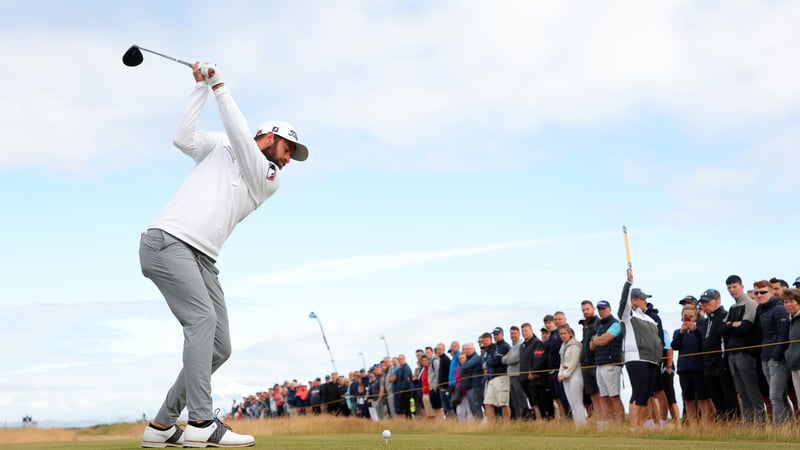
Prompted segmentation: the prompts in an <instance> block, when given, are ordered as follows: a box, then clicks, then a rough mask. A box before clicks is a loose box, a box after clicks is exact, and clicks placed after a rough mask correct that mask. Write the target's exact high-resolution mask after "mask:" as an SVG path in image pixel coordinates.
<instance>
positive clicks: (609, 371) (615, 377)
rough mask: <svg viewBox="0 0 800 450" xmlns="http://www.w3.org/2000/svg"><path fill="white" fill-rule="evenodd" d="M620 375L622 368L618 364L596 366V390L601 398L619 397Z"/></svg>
mask: <svg viewBox="0 0 800 450" xmlns="http://www.w3.org/2000/svg"><path fill="white" fill-rule="evenodd" d="M621 373H622V366H621V365H619V364H608V365H603V366H597V373H596V376H597V390H598V391H600V396H601V397H619V390H620V386H619V381H620V380H619V378H620V374H621Z"/></svg>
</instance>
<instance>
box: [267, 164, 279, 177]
mask: <svg viewBox="0 0 800 450" xmlns="http://www.w3.org/2000/svg"><path fill="white" fill-rule="evenodd" d="M277 173H278V168H277V167H275V164H272V163H270V164H269V169H267V180H269V181H272V180H274V179H275V175H276V174H277Z"/></svg>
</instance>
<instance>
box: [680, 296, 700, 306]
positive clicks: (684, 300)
mask: <svg viewBox="0 0 800 450" xmlns="http://www.w3.org/2000/svg"><path fill="white" fill-rule="evenodd" d="M678 304H680V305H696V304H697V299H696V298H694V295H687V296H686V297H683V298H682V299H680V301H679V302H678Z"/></svg>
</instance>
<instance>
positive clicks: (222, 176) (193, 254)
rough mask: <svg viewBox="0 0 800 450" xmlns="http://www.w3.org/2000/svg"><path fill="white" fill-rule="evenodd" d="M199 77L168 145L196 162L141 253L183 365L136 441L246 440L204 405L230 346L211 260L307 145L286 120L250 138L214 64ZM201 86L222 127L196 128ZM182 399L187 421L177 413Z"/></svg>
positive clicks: (241, 443)
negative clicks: (174, 325) (171, 319)
mask: <svg viewBox="0 0 800 450" xmlns="http://www.w3.org/2000/svg"><path fill="white" fill-rule="evenodd" d="M192 73H193V74H194V79H195V81H196V82H197V83H196V84H195V86H194V90H193V91H192V93H191V95H190V96H189V104H188V106H187V108H186V111H185V112H184V114H183V116H182V117H181V120H180V122H179V124H178V130H177V131H176V133H175V138H174V142H175V146H177V147H178V148H179V149H180V150H181V151H182V152H183V153H185V154H186V155H188V156H190V157H191V158H192V159H193V160H194V162H195V163H196V165H195V167H194V169H193V170H192V172H191V173H190V174H189V176H188V177H187V178H186V180H185V181H184V182H183V184H182V185H181V186H180V188H178V191H177V192H176V193H175V196H174V197H173V198H172V200H171V201H170V202H169V203H168V204H167V206H165V207H164V209H162V210H161V212H160V213H159V214H158V216H157V217H156V219H155V220H154V221H153V223H152V224H150V226H149V227H148V229H147V232H145V233H143V234H142V239H141V243H140V247H139V259H140V262H141V265H142V273H143V274H144V276H145V277H147V278H150V279H151V280H152V281H153V283H155V285H156V286H157V287H158V289H159V290H160V291H161V293H162V294H163V295H164V299H165V300H166V301H167V305H168V306H169V309H170V310H171V311H172V313H173V314H174V315H175V318H177V319H178V322H180V324H181V326H182V327H183V336H184V345H183V369H182V370H181V371H180V373H179V374H178V378H177V379H176V380H175V384H173V386H172V388H170V390H169V392H168V393H167V398H166V400H164V404H163V405H162V406H161V409H159V411H158V414H157V415H156V417H155V420H153V421H152V422H151V423H150V424H149V425H148V426H147V427H146V428H145V430H144V435H143V437H142V447H159V448H163V447H181V446H183V447H212V446H213V447H248V446H252V445H254V444H255V440H254V439H253V437H252V436H248V435H242V434H238V433H234V432H233V431H232V430H230V428H228V427H227V426H226V425H225V424H223V423H222V421H220V420H219V419H218V418H216V417H215V415H214V413H213V412H212V401H211V374H212V373H213V372H214V371H215V370H217V369H218V368H219V367H220V366H221V365H222V363H224V362H225V361H226V360H227V359H228V357H229V356H230V354H231V342H230V334H229V332H228V312H227V310H226V307H225V297H224V294H223V292H222V287H221V286H220V283H219V279H217V274H218V273H219V272H218V270H217V268H216V266H215V262H216V259H217V256H218V254H219V251H220V248H221V247H222V244H223V243H224V242H225V239H227V238H228V236H229V235H230V233H231V231H233V228H234V227H235V226H236V224H237V223H239V222H240V221H241V220H242V219H244V218H245V217H247V215H248V214H250V213H251V212H253V210H255V209H256V208H258V207H259V206H260V205H261V204H262V203H264V201H265V200H266V199H267V198H269V197H270V196H271V195H272V194H273V193H275V191H276V190H277V189H278V186H279V185H280V181H281V170H282V169H283V168H284V166H285V165H286V164H288V163H289V159H290V158H291V159H294V160H297V161H305V160H306V158H308V148H307V147H306V146H305V145H303V144H300V143H299V142H298V138H297V133H296V131H295V130H294V128H293V127H292V126H291V125H289V124H288V123H286V122H277V121H273V122H267V123H264V124H263V125H261V127H259V129H258V131H257V132H256V136H255V139H253V137H252V136H253V135H252V134H251V133H250V130H249V129H248V125H247V122H246V121H245V119H244V116H243V115H242V113H241V111H240V110H239V107H238V106H237V105H236V103H235V102H234V100H233V97H232V96H231V92H230V90H229V89H228V88H227V87H226V86H225V83H224V82H223V81H222V79H221V78H220V73H219V71H218V70H217V68H216V66H215V65H213V64H209V63H202V64H201V63H199V62H198V63H194V64H193V65H192ZM209 86H210V87H211V88H212V90H213V93H214V97H215V98H216V100H217V104H218V106H219V112H220V116H221V117H222V122H223V124H224V126H225V132H224V133H209V132H205V131H200V130H198V128H197V127H198V122H199V120H200V112H201V111H202V109H203V106H204V105H205V102H206V98H207V97H208V92H209ZM184 407H186V408H187V409H188V412H189V423H188V425H187V426H186V430H185V431H183V430H181V429H180V428H179V427H178V426H177V425H176V423H175V422H176V421H177V419H178V416H179V415H180V414H181V411H183V408H184Z"/></svg>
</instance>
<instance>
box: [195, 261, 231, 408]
mask: <svg viewBox="0 0 800 450" xmlns="http://www.w3.org/2000/svg"><path fill="white" fill-rule="evenodd" d="M198 262H199V263H200V267H201V273H202V275H203V282H204V283H205V286H206V291H207V292H208V295H209V297H210V298H211V300H212V302H213V303H214V312H215V313H216V316H217V322H216V327H215V333H214V354H213V357H212V359H211V372H212V373H213V372H215V371H216V370H217V369H218V368H219V367H220V366H221V365H222V364H223V363H224V362H225V361H227V360H228V358H229V357H230V356H231V336H230V330H229V327H228V308H227V306H226V305H225V293H224V292H222V286H221V285H220V282H219V278H218V275H219V270H217V268H216V266H215V265H214V262H213V261H212V260H210V259H208V258H207V257H205V256H203V255H199V256H198ZM209 407H210V406H209Z"/></svg>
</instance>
